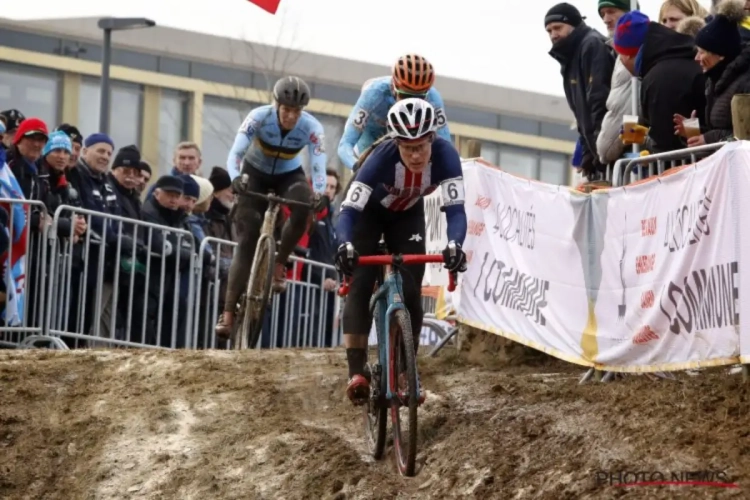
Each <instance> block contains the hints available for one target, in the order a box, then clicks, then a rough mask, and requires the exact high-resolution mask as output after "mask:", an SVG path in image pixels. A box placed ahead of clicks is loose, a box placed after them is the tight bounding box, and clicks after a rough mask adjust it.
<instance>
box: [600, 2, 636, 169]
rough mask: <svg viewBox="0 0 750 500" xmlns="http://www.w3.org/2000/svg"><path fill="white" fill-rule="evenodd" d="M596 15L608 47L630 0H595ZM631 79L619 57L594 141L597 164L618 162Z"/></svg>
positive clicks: (622, 149) (630, 105)
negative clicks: (599, 18) (607, 36)
mask: <svg viewBox="0 0 750 500" xmlns="http://www.w3.org/2000/svg"><path fill="white" fill-rule="evenodd" d="M598 7H599V16H600V17H601V18H602V21H604V24H605V25H606V26H607V32H608V33H609V37H610V39H609V40H608V42H607V43H608V44H609V45H610V46H612V35H613V34H614V32H615V27H616V26H617V21H618V20H619V19H620V18H621V17H622V16H624V15H625V14H626V13H628V12H630V0H599V4H598ZM632 82H633V78H632V76H631V74H630V72H628V70H627V68H625V66H624V65H623V64H622V61H620V59H619V58H617V59H616V60H615V68H614V71H613V72H612V82H611V84H610V91H609V96H608V97H607V114H605V115H604V120H602V128H601V131H600V132H599V136H598V137H597V138H596V153H597V155H598V156H599V161H600V162H601V163H602V164H604V165H608V164H611V163H614V162H615V161H617V160H618V159H620V158H621V157H622V156H623V154H624V153H625V145H624V144H623V143H622V141H621V140H620V129H621V128H622V118H623V116H624V115H626V114H630V113H632V108H633V99H632V97H633V95H632V92H633V84H632Z"/></svg>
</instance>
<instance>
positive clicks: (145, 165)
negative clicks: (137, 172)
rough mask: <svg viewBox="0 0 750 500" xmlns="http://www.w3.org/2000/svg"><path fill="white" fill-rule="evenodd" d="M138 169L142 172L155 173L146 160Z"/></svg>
mask: <svg viewBox="0 0 750 500" xmlns="http://www.w3.org/2000/svg"><path fill="white" fill-rule="evenodd" d="M138 168H140V169H141V171H142V172H148V173H149V174H153V172H151V165H149V164H148V162H147V161H146V160H141V162H140V163H139V164H138Z"/></svg>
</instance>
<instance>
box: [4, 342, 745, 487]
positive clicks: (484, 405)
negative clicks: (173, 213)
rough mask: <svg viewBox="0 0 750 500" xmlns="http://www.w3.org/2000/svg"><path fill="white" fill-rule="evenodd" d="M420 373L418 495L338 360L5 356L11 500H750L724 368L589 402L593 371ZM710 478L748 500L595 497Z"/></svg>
mask: <svg viewBox="0 0 750 500" xmlns="http://www.w3.org/2000/svg"><path fill="white" fill-rule="evenodd" d="M420 363H421V366H422V373H423V375H424V378H425V382H424V383H425V386H426V388H427V389H428V390H429V391H430V392H429V393H428V396H427V402H426V403H425V404H424V406H423V407H422V409H421V410H420V419H421V420H420V424H421V427H420V431H419V433H420V450H421V453H420V457H419V463H420V466H419V467H420V470H419V472H418V475H417V477H415V478H410V479H407V478H401V477H399V476H398V475H397V473H396V472H395V467H394V465H393V461H392V456H391V454H390V453H388V454H387V455H386V458H385V459H384V460H382V461H379V462H374V461H373V460H372V459H370V458H369V457H368V456H367V454H366V447H365V444H364V441H363V439H362V435H363V431H362V429H361V428H360V422H361V419H360V413H359V412H358V411H357V410H354V409H353V408H352V407H350V405H349V404H348V403H347V402H346V401H345V397H344V394H343V386H344V383H345V372H346V367H345V362H344V356H343V353H342V352H341V351H339V350H336V351H324V350H308V351H266V352H262V353H258V352H243V353H233V352H229V353H227V352H217V351H210V352H154V351H129V350H112V351H104V350H103V351H80V352H74V351H69V352H59V351H44V350H26V351H2V352H0V498H3V499H45V500H55V499H61V500H62V499H65V500H68V499H102V500H109V499H113V500H114V499H118V500H122V499H139V498H160V499H180V500H189V499H196V500H203V499H253V498H268V499H272V498H274V499H275V498H282V499H302V498H310V499H324V498H331V499H333V498H335V499H337V500H343V499H360V498H361V499H371V498H372V499H376V498H430V499H435V498H497V499H515V498H518V499H521V498H543V499H555V500H563V499H574V498H575V499H581V498H582V499H586V498H607V499H609V498H638V499H649V498H653V499H662V498H665V499H666V498H691V499H692V498H730V497H731V498H743V497H744V498H747V497H748V496H750V490H749V489H750V443H749V442H748V434H750V418H748V410H749V409H750V405H749V403H748V387H747V386H746V385H743V384H742V379H741V377H740V376H739V375H729V374H728V373H727V369H726V368H723V369H714V370H710V371H703V372H701V373H699V374H698V375H696V376H690V375H688V374H680V375H678V379H677V380H659V381H651V380H649V379H647V378H646V377H642V376H630V377H628V378H625V379H623V380H618V381H616V382H614V383H609V384H601V383H593V384H588V385H583V386H579V385H577V379H578V377H579V376H580V375H581V374H582V372H583V370H582V369H581V368H579V367H576V366H572V365H568V364H563V363H560V362H545V363H542V364H540V365H538V366H512V367H510V366H492V365H491V364H490V365H487V364H486V363H484V364H476V363H470V362H469V361H467V360H466V359H465V358H461V357H459V355H458V354H456V352H455V351H453V352H446V353H445V354H444V355H443V356H442V357H440V358H438V359H427V358H424V359H421V360H420ZM694 470H701V471H705V470H713V471H716V472H718V471H721V472H723V473H725V474H726V476H717V477H716V478H714V479H721V480H726V481H731V482H737V483H739V488H737V489H728V488H719V487H714V486H680V487H676V486H638V487H617V486H610V485H609V484H608V483H607V481H606V480H604V481H603V482H604V483H605V484H599V483H597V473H598V472H601V471H607V472H612V473H613V474H616V473H617V472H618V471H620V472H625V471H634V472H635V471H643V472H648V473H649V474H651V473H655V472H661V473H663V474H665V475H666V476H667V477H666V479H670V477H669V474H670V473H672V472H676V473H681V472H687V471H694ZM654 477H656V476H654ZM640 479H643V478H642V477H641V478H640ZM647 479H648V478H647ZM702 479H711V478H708V477H703V478H702ZM629 480H630V481H635V477H632V476H631V477H630V478H629Z"/></svg>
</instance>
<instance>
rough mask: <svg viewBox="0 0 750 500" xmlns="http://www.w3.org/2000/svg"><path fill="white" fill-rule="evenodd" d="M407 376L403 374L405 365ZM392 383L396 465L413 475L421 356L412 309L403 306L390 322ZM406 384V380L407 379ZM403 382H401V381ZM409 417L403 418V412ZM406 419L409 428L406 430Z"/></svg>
mask: <svg viewBox="0 0 750 500" xmlns="http://www.w3.org/2000/svg"><path fill="white" fill-rule="evenodd" d="M403 368H405V369H406V370H405V371H404V372H403V373H404V374H405V376H404V377H401V376H400V375H401V373H402V369H403ZM388 378H389V379H390V380H389V384H388V385H389V386H390V387H391V388H393V389H395V390H396V393H395V394H393V397H392V398H391V401H390V403H391V404H390V406H391V422H392V424H393V448H394V452H395V455H396V465H398V470H399V472H400V473H401V474H402V475H404V476H413V475H414V472H415V468H416V461H417V409H418V407H419V403H418V397H417V356H416V353H415V352H414V338H413V337H412V332H411V320H410V318H409V313H408V312H407V311H406V310H404V309H399V310H397V311H395V312H394V313H393V316H392V317H391V325H390V352H389V353H388ZM404 378H405V379H406V380H405V382H406V383H405V384H403V382H404V380H403V379H404ZM400 381H401V382H402V383H401V384H399V382H400ZM402 408H404V410H406V411H404V412H403V414H405V415H404V416H405V417H406V418H404V419H403V420H402V418H401V417H402V412H401V411H400V410H401V409H402ZM404 423H406V424H407V425H408V431H406V432H405V431H404V428H403V427H404V425H403V424H404Z"/></svg>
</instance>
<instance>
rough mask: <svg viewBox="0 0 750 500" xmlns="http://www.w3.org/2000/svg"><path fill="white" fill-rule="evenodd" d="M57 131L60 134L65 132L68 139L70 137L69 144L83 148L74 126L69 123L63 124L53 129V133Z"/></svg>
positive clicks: (81, 137)
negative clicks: (73, 143)
mask: <svg viewBox="0 0 750 500" xmlns="http://www.w3.org/2000/svg"><path fill="white" fill-rule="evenodd" d="M58 130H59V131H60V132H65V133H66V134H67V135H68V137H70V142H75V143H76V144H79V145H81V146H83V136H82V135H81V132H80V131H79V130H78V128H77V127H76V126H75V125H71V124H70V123H63V124H62V125H60V126H59V127H57V128H56V129H55V131H58Z"/></svg>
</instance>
